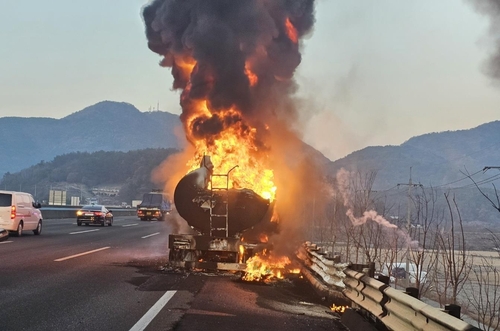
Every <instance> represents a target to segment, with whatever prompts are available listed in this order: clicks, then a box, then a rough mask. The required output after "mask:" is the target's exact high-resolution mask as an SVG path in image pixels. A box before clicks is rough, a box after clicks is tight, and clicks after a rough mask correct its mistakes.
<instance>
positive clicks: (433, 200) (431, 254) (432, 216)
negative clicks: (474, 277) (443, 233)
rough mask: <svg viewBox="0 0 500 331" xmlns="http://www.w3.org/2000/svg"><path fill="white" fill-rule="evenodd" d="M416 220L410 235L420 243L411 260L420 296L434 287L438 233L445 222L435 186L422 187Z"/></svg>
mask: <svg viewBox="0 0 500 331" xmlns="http://www.w3.org/2000/svg"><path fill="white" fill-rule="evenodd" d="M414 203H415V210H416V220H415V225H414V226H413V228H412V231H411V232H410V236H411V238H412V239H413V240H415V241H416V242H417V244H418V246H417V247H416V248H412V249H411V250H410V260H411V262H412V263H414V264H415V266H416V270H415V275H414V278H415V287H417V288H418V289H419V296H425V295H426V294H427V293H428V291H429V290H430V289H431V288H432V281H431V280H432V279H433V278H434V273H435V270H436V268H437V254H436V253H437V247H436V242H437V241H436V235H437V233H438V228H439V226H440V225H441V224H442V222H443V217H444V215H443V213H442V211H441V210H440V209H439V208H438V207H437V194H436V191H435V190H434V189H433V188H430V189H422V192H421V194H417V195H416V196H415V198H414Z"/></svg>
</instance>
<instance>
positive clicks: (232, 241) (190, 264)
mask: <svg viewBox="0 0 500 331" xmlns="http://www.w3.org/2000/svg"><path fill="white" fill-rule="evenodd" d="M168 247H169V249H170V252H169V263H170V265H171V266H173V267H179V268H185V269H204V270H221V271H245V269H246V261H247V259H249V258H250V257H252V256H254V255H255V253H257V252H261V251H263V250H264V249H266V248H267V244H265V243H249V242H242V241H241V240H240V238H231V237H229V238H228V237H214V236H208V235H191V234H171V235H169V237H168Z"/></svg>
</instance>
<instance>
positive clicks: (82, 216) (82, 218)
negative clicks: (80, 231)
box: [76, 205, 113, 226]
mask: <svg viewBox="0 0 500 331" xmlns="http://www.w3.org/2000/svg"><path fill="white" fill-rule="evenodd" d="M82 223H83V224H85V225H89V224H99V225H101V226H104V225H106V224H107V225H109V226H112V225H113V214H112V213H111V210H108V209H106V207H104V206H102V205H87V206H83V207H82V208H81V209H80V210H78V211H77V212H76V224H77V225H78V226H81V225H82Z"/></svg>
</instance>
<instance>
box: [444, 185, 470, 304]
mask: <svg viewBox="0 0 500 331" xmlns="http://www.w3.org/2000/svg"><path fill="white" fill-rule="evenodd" d="M445 199H446V203H447V205H448V211H449V214H450V228H449V229H447V230H446V231H444V228H443V229H442V231H441V232H440V233H439V234H438V237H437V239H438V242H439V250H440V252H439V253H438V257H439V259H441V260H440V262H439V263H438V270H439V269H441V268H442V269H441V270H439V271H442V274H441V275H440V276H441V277H436V282H435V285H436V292H437V294H438V297H439V303H440V305H443V303H451V304H457V303H458V293H459V291H461V290H462V289H463V287H464V283H465V282H466V281H467V279H468V277H469V273H470V270H471V263H470V262H471V261H470V260H471V259H472V258H471V256H470V254H469V251H468V249H467V244H466V241H465V234H464V229H463V221H462V217H461V215H460V210H459V208H458V206H457V203H456V200H455V197H453V199H451V198H450V196H449V194H448V193H445ZM450 199H451V200H452V201H450ZM440 267H441V268H440Z"/></svg>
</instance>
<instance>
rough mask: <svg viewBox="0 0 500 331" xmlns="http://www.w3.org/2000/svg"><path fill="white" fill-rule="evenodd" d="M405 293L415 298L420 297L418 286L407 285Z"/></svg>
mask: <svg viewBox="0 0 500 331" xmlns="http://www.w3.org/2000/svg"><path fill="white" fill-rule="evenodd" d="M405 293H406V294H408V295H409V296H411V297H414V298H415V299H418V288H416V287H407V288H406V291H405ZM450 315H451V314H450Z"/></svg>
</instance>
